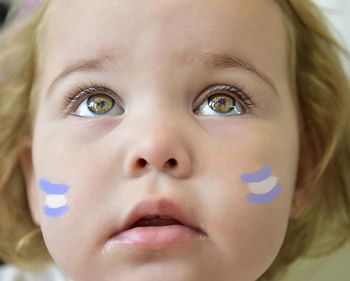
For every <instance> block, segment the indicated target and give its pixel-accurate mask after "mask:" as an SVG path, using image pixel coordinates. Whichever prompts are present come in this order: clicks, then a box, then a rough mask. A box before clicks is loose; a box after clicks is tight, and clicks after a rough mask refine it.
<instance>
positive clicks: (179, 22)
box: [44, 0, 287, 76]
mask: <svg viewBox="0 0 350 281" xmlns="http://www.w3.org/2000/svg"><path fill="white" fill-rule="evenodd" d="M282 17H283V15H282V12H281V11H280V9H279V7H278V5H277V4H276V3H275V2H274V1H272V0H217V1H212V0H191V1H188V0H168V1H163V0H153V1H146V0H101V1H95V0H72V1H63V0H56V1H52V4H51V7H50V16H49V17H48V25H47V33H46V35H47V36H46V48H45V52H44V53H46V56H48V57H50V65H49V66H48V67H49V68H50V70H52V71H53V72H57V71H58V70H59V69H62V68H64V66H65V65H67V64H69V63H70V62H71V61H72V59H74V60H79V59H85V58H87V57H90V58H91V57H94V56H96V55H100V54H108V55H112V56H115V57H118V56H120V57H121V56H128V57H133V58H134V59H135V60H136V59H137V57H138V59H139V61H145V57H144V56H146V55H148V56H149V57H152V58H154V57H158V58H160V57H162V58H163V59H166V58H167V57H171V58H177V59H178V60H188V58H189V57H191V56H192V55H194V56H195V55H196V54H199V53H206V52H213V53H219V54H232V55H235V56H243V57H249V58H250V59H251V60H252V61H253V62H254V63H255V64H256V65H261V66H262V67H265V68H269V67H270V68H271V61H276V58H277V60H278V59H280V58H283V59H282V60H281V61H280V63H281V66H286V65H282V64H283V63H284V64H286V59H285V58H286V57H287V55H286V52H287V48H286V47H287V43H286V42H287V39H286V37H287V35H286V32H285V27H284V25H283V19H282ZM145 50H147V52H145ZM141 56H143V57H141ZM44 64H45V63H44ZM267 72H273V69H270V70H268V69H267ZM270 74H271V75H272V76H273V73H270Z"/></svg>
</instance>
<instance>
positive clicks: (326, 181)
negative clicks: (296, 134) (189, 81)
mask: <svg viewBox="0 0 350 281" xmlns="http://www.w3.org/2000/svg"><path fill="white" fill-rule="evenodd" d="M275 1H276V2H277V3H278V4H279V5H280V7H281V10H282V11H283V13H284V19H285V25H286V30H287V33H288V35H289V43H290V62H291V73H292V75H291V76H292V81H294V88H295V92H296V96H297V100H298V103H297V106H299V112H300V124H301V131H300V139H301V157H300V159H301V160H300V161H301V162H300V166H302V165H305V164H304V161H305V156H304V157H303V155H311V156H312V157H311V158H310V159H309V160H307V161H306V162H310V163H309V164H308V165H306V167H307V169H306V172H305V169H300V172H299V179H298V184H297V187H296V188H297V189H299V190H304V199H303V200H304V201H305V202H307V204H303V205H302V206H300V213H299V217H298V218H297V219H291V220H290V222H289V226H288V230H287V235H286V239H285V241H284V244H283V245H282V248H281V250H280V253H279V254H278V256H277V258H276V260H275V262H274V263H273V264H272V265H271V267H270V268H269V269H268V270H267V271H266V272H265V274H264V275H263V277H267V278H273V277H274V276H276V275H277V273H279V272H282V269H284V268H286V266H287V265H289V264H290V263H291V262H293V261H294V260H295V259H297V258H299V257H301V256H305V255H306V254H309V255H310V254H312V255H319V254H325V253H328V252H329V251H330V250H333V249H336V248H337V247H339V246H340V245H342V244H343V242H344V241H345V240H346V239H347V238H348V237H349V234H350V233H349V229H350V210H349V208H350V178H347V176H346V175H347V172H348V171H349V170H350V142H349V136H350V135H349V129H350V128H349V125H348V124H347V123H348V122H347V121H348V120H350V116H349V113H348V112H349V111H350V110H349V109H350V107H349V93H350V85H349V79H348V77H347V76H346V73H345V71H344V68H343V66H342V62H341V59H340V56H341V54H345V53H346V51H345V50H344V49H343V48H342V47H341V45H340V44H339V43H338V41H337V40H336V39H335V38H334V37H333V36H332V35H331V32H330V30H329V28H328V26H327V24H326V20H325V18H324V16H323V15H322V13H321V11H320V9H319V8H318V7H317V6H316V5H315V4H313V2H312V1H311V0H275ZM44 2H46V3H48V2H49V1H44ZM46 9H47V5H46V4H45V5H42V6H40V7H39V8H38V9H37V11H36V12H35V14H33V15H32V16H30V17H28V18H27V19H26V20H24V21H23V22H21V23H20V24H18V25H10V24H8V26H7V27H6V28H5V31H4V32H3V33H2V34H1V35H0V42H1V43H0V66H1V68H0V73H1V75H0V114H1V117H2V118H1V120H5V122H1V123H0V159H1V161H0V257H1V258H3V259H4V260H5V261H6V262H9V263H13V264H16V265H18V266H21V267H26V268H33V267H36V266H37V265H41V264H42V263H43V262H45V261H50V258H49V254H48V252H47V250H46V248H45V245H44V243H43V239H42V237H41V236H40V232H39V231H36V229H37V226H36V225H35V224H34V222H33V220H32V218H31V216H30V210H29V206H28V203H27V198H26V188H25V183H24V177H23V172H22V170H21V167H20V164H19V153H20V147H21V144H22V142H23V140H25V139H26V138H29V139H30V138H31V130H32V128H31V126H32V122H33V112H34V111H35V101H34V98H33V94H32V93H33V92H35V91H33V89H35V84H33V83H34V82H35V81H36V75H37V73H38V65H39V63H38V54H37V53H38V50H39V47H40V41H42V38H41V37H42V35H43V33H44V29H45V24H44V22H45V17H46V16H47V14H46V12H47V11H46ZM43 18H44V19H43ZM310 151H311V152H310ZM33 233H37V234H39V235H34V234H33ZM32 234H33V235H32ZM23 237H27V238H28V237H30V238H31V239H30V243H24V242H23ZM19 245H20V247H19ZM23 245H25V246H24V247H22V246H23ZM320 245H322V246H323V247H322V248H321V247H320ZM23 248H24V249H23ZM315 249H317V250H318V251H315Z"/></svg>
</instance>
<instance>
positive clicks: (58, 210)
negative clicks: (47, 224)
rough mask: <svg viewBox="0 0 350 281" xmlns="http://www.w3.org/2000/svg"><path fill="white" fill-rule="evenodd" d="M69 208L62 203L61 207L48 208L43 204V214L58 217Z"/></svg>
mask: <svg viewBox="0 0 350 281" xmlns="http://www.w3.org/2000/svg"><path fill="white" fill-rule="evenodd" d="M68 210H69V208H68V206H67V205H64V206H62V207H59V208H50V207H47V206H45V207H44V213H45V215H47V216H49V217H55V218H57V217H60V216H63V215H64V214H65V213H67V212H68Z"/></svg>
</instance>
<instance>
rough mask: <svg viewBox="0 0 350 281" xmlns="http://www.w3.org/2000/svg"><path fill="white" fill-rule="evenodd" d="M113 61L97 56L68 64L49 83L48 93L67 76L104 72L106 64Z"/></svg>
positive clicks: (103, 56) (109, 57) (110, 58)
mask: <svg viewBox="0 0 350 281" xmlns="http://www.w3.org/2000/svg"><path fill="white" fill-rule="evenodd" d="M113 62H114V60H113V58H112V57H111V56H108V55H99V56H97V57H96V58H94V59H80V60H76V61H74V62H72V63H70V64H69V65H68V66H67V67H66V68H65V69H64V70H63V71H62V72H61V73H60V74H59V75H58V76H57V77H56V78H55V79H54V80H53V82H52V83H51V85H50V86H49V88H48V93H51V92H52V91H53V90H54V88H55V87H56V86H57V84H58V83H59V82H60V81H62V80H63V79H64V78H66V77H67V76H69V75H71V74H73V73H77V72H89V71H91V72H93V71H101V70H105V65H106V64H107V63H113Z"/></svg>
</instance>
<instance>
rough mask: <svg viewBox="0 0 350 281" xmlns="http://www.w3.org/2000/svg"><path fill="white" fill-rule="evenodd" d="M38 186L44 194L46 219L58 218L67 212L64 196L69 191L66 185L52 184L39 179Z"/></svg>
mask: <svg viewBox="0 0 350 281" xmlns="http://www.w3.org/2000/svg"><path fill="white" fill-rule="evenodd" d="M39 186H40V189H41V190H42V191H44V192H45V193H46V198H45V206H44V209H43V211H44V214H45V215H47V216H48V217H60V216H62V215H64V214H65V213H67V212H68V210H69V208H68V205H67V198H66V196H65V195H64V194H66V193H67V192H68V191H69V186H68V185H66V184H54V183H50V182H49V181H47V180H45V179H40V181H39Z"/></svg>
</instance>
